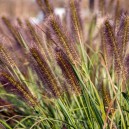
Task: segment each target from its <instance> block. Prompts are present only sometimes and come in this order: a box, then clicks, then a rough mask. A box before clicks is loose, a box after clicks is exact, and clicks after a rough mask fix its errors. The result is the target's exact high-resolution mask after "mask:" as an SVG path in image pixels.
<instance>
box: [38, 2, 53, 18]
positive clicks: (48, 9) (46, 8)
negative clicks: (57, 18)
mask: <svg viewBox="0 0 129 129" xmlns="http://www.w3.org/2000/svg"><path fill="white" fill-rule="evenodd" d="M36 1H37V4H38V6H39V7H40V8H41V10H42V11H43V13H45V15H47V16H48V15H49V14H52V13H53V12H54V11H53V7H52V5H51V4H50V1H49V0H36Z"/></svg>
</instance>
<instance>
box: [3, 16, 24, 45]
mask: <svg viewBox="0 0 129 129" xmlns="http://www.w3.org/2000/svg"><path fill="white" fill-rule="evenodd" d="M2 20H3V22H4V24H5V25H6V27H7V28H8V30H9V31H10V32H11V34H12V36H13V37H14V39H15V40H16V42H17V43H18V45H20V46H22V39H21V36H20V35H19V33H18V31H17V30H16V28H15V27H14V26H12V24H11V22H10V20H9V19H7V18H6V17H2Z"/></svg>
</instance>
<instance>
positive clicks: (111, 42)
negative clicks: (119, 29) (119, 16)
mask: <svg viewBox="0 0 129 129" xmlns="http://www.w3.org/2000/svg"><path fill="white" fill-rule="evenodd" d="M104 36H105V40H106V42H107V45H108V46H109V47H110V48H111V52H112V53H113V54H114V56H115V64H116V65H117V70H120V69H121V68H122V64H121V63H122V61H121V53H120V52H119V48H118V44H117V41H116V37H115V34H114V31H113V28H112V26H111V25H110V23H109V21H108V20H106V21H105V25H104ZM118 72H119V71H118Z"/></svg>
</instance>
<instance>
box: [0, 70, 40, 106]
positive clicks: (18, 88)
mask: <svg viewBox="0 0 129 129" xmlns="http://www.w3.org/2000/svg"><path fill="white" fill-rule="evenodd" d="M0 83H1V84H2V85H3V88H4V89H5V90H6V91H7V92H9V93H13V94H15V95H17V96H19V97H20V98H21V99H23V100H24V101H25V102H27V103H28V104H29V105H31V106H36V105H37V102H36V101H37V100H36V98H35V97H34V96H33V95H32V94H31V92H30V91H29V89H28V88H27V87H26V86H22V85H21V84H20V82H18V81H16V80H15V79H14V78H13V77H12V76H11V75H10V74H9V73H6V72H1V74H0Z"/></svg>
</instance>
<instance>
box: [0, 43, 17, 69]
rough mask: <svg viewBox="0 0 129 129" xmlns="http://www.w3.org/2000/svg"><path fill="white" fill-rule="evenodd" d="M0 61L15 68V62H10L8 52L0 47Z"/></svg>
mask: <svg viewBox="0 0 129 129" xmlns="http://www.w3.org/2000/svg"><path fill="white" fill-rule="evenodd" d="M0 56H1V57H0V59H1V60H2V62H4V63H5V64H6V65H8V66H12V67H15V66H16V64H15V62H14V61H13V60H12V58H11V57H10V56H9V55H8V52H7V51H6V50H5V48H3V47H2V46H1V45H0Z"/></svg>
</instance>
